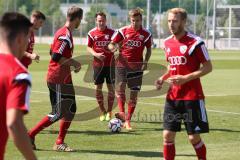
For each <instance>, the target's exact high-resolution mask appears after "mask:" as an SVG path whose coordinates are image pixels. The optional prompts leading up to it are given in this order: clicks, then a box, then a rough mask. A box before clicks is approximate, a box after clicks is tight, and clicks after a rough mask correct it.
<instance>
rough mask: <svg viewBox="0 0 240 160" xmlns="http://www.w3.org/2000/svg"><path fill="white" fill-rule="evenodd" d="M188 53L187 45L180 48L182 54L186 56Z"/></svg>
mask: <svg viewBox="0 0 240 160" xmlns="http://www.w3.org/2000/svg"><path fill="white" fill-rule="evenodd" d="M186 51H187V46H186V45H183V46H180V53H182V54H184V53H186Z"/></svg>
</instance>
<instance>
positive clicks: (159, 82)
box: [155, 78, 164, 90]
mask: <svg viewBox="0 0 240 160" xmlns="http://www.w3.org/2000/svg"><path fill="white" fill-rule="evenodd" d="M163 82H164V81H163V80H162V78H159V79H158V80H156V81H155V86H156V89H157V90H160V89H162V86H163Z"/></svg>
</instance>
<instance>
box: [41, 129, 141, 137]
mask: <svg viewBox="0 0 240 160" xmlns="http://www.w3.org/2000/svg"><path fill="white" fill-rule="evenodd" d="M58 133H59V131H58V130H44V131H42V132H41V133H40V134H58ZM67 134H87V135H94V136H102V135H110V136H111V135H119V134H126V135H140V133H137V132H134V131H132V132H124V131H122V132H120V133H111V132H110V131H93V130H85V131H74V130H70V131H68V133H67Z"/></svg>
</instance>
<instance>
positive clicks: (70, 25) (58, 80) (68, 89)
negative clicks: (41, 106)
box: [28, 6, 83, 152]
mask: <svg viewBox="0 0 240 160" xmlns="http://www.w3.org/2000/svg"><path fill="white" fill-rule="evenodd" d="M82 16H83V10H82V9H81V8H78V7H75V6H73V7H71V8H69V9H68V12H67V21H66V23H65V25H64V27H62V28H60V29H59V30H58V31H57V32H56V33H55V36H54V40H53V44H52V45H51V50H50V55H51V60H50V63H49V66H48V74H47V85H48V88H49V93H50V101H51V105H52V112H51V113H50V114H49V115H47V116H45V117H44V118H43V119H42V120H41V121H40V122H39V123H38V124H37V125H36V126H35V127H34V128H33V129H31V130H30V131H29V132H28V134H29V137H30V138H31V140H32V144H33V148H34V149H36V146H35V144H34V139H35V136H36V135H37V134H38V133H39V132H40V131H41V130H43V129H44V128H46V127H48V126H50V125H51V124H53V123H54V122H56V121H58V120H59V119H60V130H59V134H58V138H57V140H56V142H55V144H54V146H53V150H56V151H65V152H71V151H73V149H72V148H70V147H69V146H68V145H67V144H66V143H64V138H65V136H66V134H67V130H68V128H69V127H70V124H71V121H72V120H73V118H74V115H75V112H76V101H75V91H74V87H73V84H72V77H71V71H70V67H71V66H73V67H74V68H75V70H74V71H75V72H79V71H80V69H81V64H80V63H79V62H78V61H76V60H74V59H73V58H72V54H73V46H74V45H73V37H72V31H73V30H74V29H76V28H78V27H79V25H80V22H81V19H82Z"/></svg>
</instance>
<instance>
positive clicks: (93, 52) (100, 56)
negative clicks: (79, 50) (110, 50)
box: [87, 46, 105, 61]
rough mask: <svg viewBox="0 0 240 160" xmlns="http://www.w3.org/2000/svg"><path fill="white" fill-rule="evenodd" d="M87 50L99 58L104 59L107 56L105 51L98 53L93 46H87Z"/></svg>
mask: <svg viewBox="0 0 240 160" xmlns="http://www.w3.org/2000/svg"><path fill="white" fill-rule="evenodd" d="M87 51H88V52H89V53H91V54H92V55H93V56H94V57H96V58H98V59H99V60H101V61H103V60H104V58H105V56H104V55H103V53H96V52H95V51H94V50H93V48H91V47H88V46H87Z"/></svg>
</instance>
